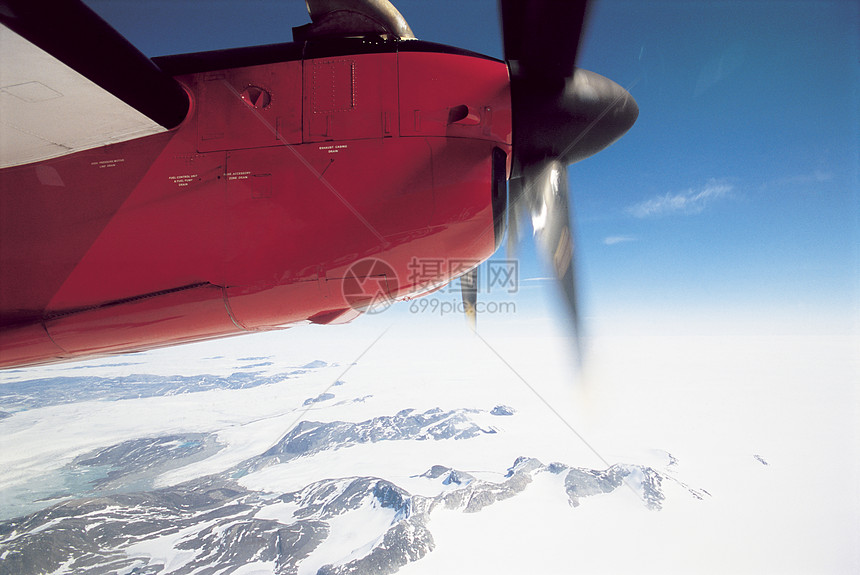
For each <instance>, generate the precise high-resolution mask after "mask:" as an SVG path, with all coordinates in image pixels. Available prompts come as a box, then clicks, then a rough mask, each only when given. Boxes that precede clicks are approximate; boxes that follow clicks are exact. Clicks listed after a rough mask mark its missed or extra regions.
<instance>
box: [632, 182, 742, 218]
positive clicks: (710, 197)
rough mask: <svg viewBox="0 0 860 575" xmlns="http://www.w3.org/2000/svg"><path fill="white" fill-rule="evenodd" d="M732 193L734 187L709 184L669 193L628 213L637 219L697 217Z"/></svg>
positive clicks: (640, 203)
mask: <svg viewBox="0 0 860 575" xmlns="http://www.w3.org/2000/svg"><path fill="white" fill-rule="evenodd" d="M731 191H732V186H730V185H728V184H720V183H717V182H713V181H712V182H708V183H707V184H706V185H705V186H704V187H703V188H701V189H698V190H695V189H689V190H687V191H686V192H680V193H677V194H671V193H667V194H665V195H662V196H657V197H654V198H651V199H650V200H645V201H643V202H639V203H638V204H634V205H632V206H630V207H628V208H627V212H628V213H629V214H631V215H632V216H634V217H637V218H650V217H655V216H667V215H675V214H678V215H685V216H689V215H695V214H700V213H702V212H703V211H704V210H705V208H706V207H708V206H709V205H710V204H711V203H713V202H714V201H716V200H719V199H721V198H725V197H726V196H728V195H729V194H730V193H731Z"/></svg>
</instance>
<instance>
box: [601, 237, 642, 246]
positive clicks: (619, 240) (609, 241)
mask: <svg viewBox="0 0 860 575" xmlns="http://www.w3.org/2000/svg"><path fill="white" fill-rule="evenodd" d="M638 240H639V238H634V237H633V236H608V237H606V238H603V244H604V245H607V246H614V245H615V244H624V243H627V242H635V241H638Z"/></svg>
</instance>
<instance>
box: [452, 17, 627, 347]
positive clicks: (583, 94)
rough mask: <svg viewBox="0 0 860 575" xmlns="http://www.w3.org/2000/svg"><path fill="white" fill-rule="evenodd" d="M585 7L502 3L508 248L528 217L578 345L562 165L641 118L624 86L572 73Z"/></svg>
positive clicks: (610, 139) (604, 143)
mask: <svg viewBox="0 0 860 575" xmlns="http://www.w3.org/2000/svg"><path fill="white" fill-rule="evenodd" d="M587 4H588V3H587V2H583V1H573V0H571V1H565V2H561V1H558V0H500V16H501V24H502V33H503V35H504V51H505V60H506V61H507V63H508V69H509V71H510V79H511V114H512V121H513V158H512V162H511V177H510V181H509V188H508V249H509V253H512V252H513V249H514V247H515V244H516V242H517V241H518V234H519V226H520V225H522V222H523V220H524V219H526V218H527V217H528V218H530V219H531V222H532V227H533V230H534V237H535V240H536V242H537V244H538V247H539V251H540V252H541V253H542V254H543V258H544V260H546V262H547V263H548V264H549V265H550V266H551V267H552V269H553V272H554V274H555V277H556V280H557V283H558V285H559V287H560V289H561V293H562V295H563V299H564V300H565V302H566V304H567V310H568V315H569V317H570V319H571V323H572V326H573V329H574V335H575V336H576V337H577V342H578V337H579V333H580V329H579V325H580V318H579V306H578V301H577V290H576V258H575V253H574V233H573V230H572V227H571V223H570V222H571V220H570V200H569V193H568V177H567V166H568V165H569V164H572V163H574V162H578V161H580V160H582V159H584V158H587V157H589V156H591V155H593V154H595V153H597V152H599V151H600V150H603V149H604V148H606V147H607V146H609V145H610V144H612V143H613V142H615V141H616V140H618V139H619V138H620V137H621V136H623V135H624V134H625V133H626V132H627V130H629V129H630V128H631V127H632V126H633V123H634V122H635V121H636V118H637V117H638V115H639V108H638V106H637V105H636V102H635V101H634V99H633V97H632V96H631V95H630V94H629V93H628V92H627V91H626V90H625V89H624V88H622V87H621V86H619V85H618V84H616V83H615V82H613V81H612V80H609V79H608V78H604V77H603V76H601V75H599V74H595V73H594V72H589V71H587V70H582V69H579V68H576V54H577V51H578V48H579V43H580V38H581V35H582V30H583V27H584V23H585V20H586V16H587V8H588V6H587ZM464 294H465V292H464Z"/></svg>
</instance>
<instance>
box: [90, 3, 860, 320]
mask: <svg viewBox="0 0 860 575" xmlns="http://www.w3.org/2000/svg"><path fill="white" fill-rule="evenodd" d="M89 4H90V5H92V6H93V7H95V8H96V10H97V11H98V12H100V13H101V14H102V15H103V16H104V17H105V18H106V19H107V20H108V21H110V22H111V23H112V24H113V25H114V26H115V27H116V28H117V29H118V30H119V31H120V32H121V33H123V34H124V35H126V37H128V38H129V39H130V40H131V41H132V43H134V44H135V45H136V46H138V47H139V48H140V49H141V50H142V51H144V52H145V53H146V54H148V55H150V56H155V55H162V54H170V53H178V52H187V51H197V50H208V49H218V48H226V47H234V46H242V45H251V44H265V43H273V42H282V41H289V40H290V39H291V30H290V29H291V27H292V26H295V25H300V24H303V23H305V22H307V16H306V12H305V9H304V2H301V1H297V0H273V1H261V0H247V1H242V2H238V1H214V2H196V1H191V0H181V1H173V2H168V1H148V2H145V3H136V2H130V1H117V0H112V1H110V2H89ZM396 5H397V6H398V8H399V9H400V10H401V12H402V13H403V14H404V16H405V17H406V18H407V20H408V21H409V23H410V25H411V26H412V28H413V30H414V31H415V33H416V35H417V36H418V37H419V38H422V39H425V40H431V41H436V42H441V43H447V44H453V45H457V46H461V47H464V48H468V49H472V50H476V51H479V52H483V53H487V54H490V55H493V56H501V40H500V36H499V26H498V19H497V12H496V2H495V0H459V1H434V2H427V1H426V0H399V1H397V2H396ZM858 29H860V9H858V6H857V4H856V3H855V2H850V1H840V2H824V1H815V2H776V1H772V2H762V1H760V2H648V3H644V2H616V1H604V2H598V3H596V4H595V5H594V7H593V10H592V14H591V19H590V21H589V26H588V29H587V32H586V36H585V38H584V41H583V44H582V47H581V52H580V58H579V64H580V66H581V67H583V68H587V69H590V70H593V71H595V72H598V73H600V74H603V75H605V76H607V77H609V78H612V79H613V80H615V81H616V82H618V83H619V84H621V85H622V86H625V87H627V88H628V89H629V91H630V92H631V93H632V94H633V95H634V97H635V98H636V100H637V102H638V104H639V107H640V116H639V120H638V122H637V124H636V125H635V126H634V127H633V129H632V130H631V131H630V132H629V133H628V134H627V135H626V136H625V137H624V138H623V139H622V140H620V141H619V142H618V143H616V144H615V145H614V146H612V147H610V148H609V149H607V150H605V151H604V152H602V153H600V154H598V155H597V156H594V157H592V158H589V159H588V160H586V161H584V162H581V163H579V164H577V165H575V166H573V167H572V168H571V170H570V178H571V189H572V190H573V192H574V199H573V201H574V206H575V209H576V224H577V238H578V250H579V255H580V271H581V276H582V282H581V284H582V292H583V299H584V304H585V310H586V311H585V315H586V319H587V320H588V321H589V322H590V323H591V325H592V328H593V329H596V330H599V329H601V327H602V326H604V325H606V326H611V328H612V329H627V328H630V329H631V330H632V329H633V327H632V326H633V325H634V324H636V323H637V322H638V324H639V327H642V326H645V327H648V326H653V325H654V324H655V323H662V322H664V321H666V322H670V323H671V322H675V323H676V324H679V323H684V322H694V323H696V322H697V325H698V326H699V327H698V328H697V329H704V330H707V329H710V327H709V326H711V325H712V324H713V323H714V322H723V323H733V322H740V324H742V325H744V326H748V325H749V324H756V325H761V324H773V325H776V326H778V327H777V328H776V331H779V330H789V331H792V330H793V331H800V332H803V331H811V332H813V333H818V332H821V333H847V332H853V333H856V332H857V330H858V324H860V320H858V317H860V307H858V305H860V304H858V301H860V295H858V294H860V271H858V270H860V248H858V245H860V232H858V229H860V219H858V218H860V216H858V214H860V197H859V196H858V194H860V192H858V189H860V181H858V154H860V149H858V146H860V144H859V143H860V115H859V114H860V112H858V110H860V97H858V94H859V93H860V91H858V86H860V63H858V62H860V60H858V58H860V40H858V34H857V30H858ZM520 256H521V258H522V263H521V267H520V271H521V278H522V279H525V278H535V277H542V276H545V275H546V273H545V272H544V271H543V269H542V268H541V267H540V265H539V263H538V262H537V260H536V258H535V255H534V252H533V250H532V249H531V248H530V247H529V246H528V245H526V246H524V247H523V249H522V251H521V253H520ZM497 257H504V254H503V253H500V254H497ZM532 283H533V284H540V283H541V282H532ZM532 283H530V284H528V285H530V286H531V285H532ZM523 285H526V282H524V283H523ZM553 294H554V292H553V291H552V286H549V285H546V286H543V287H541V288H540V289H523V290H521V291H520V294H519V295H518V297H519V298H520V305H519V306H518V309H519V310H537V311H535V313H547V312H548V313H556V312H557V309H556V308H554V307H553V306H552V305H550V306H549V307H548V308H546V307H542V305H543V304H541V305H537V306H534V305H530V304H532V303H535V302H532V301H531V300H530V298H537V299H540V301H541V302H543V301H544V300H546V299H547V298H551V297H552V296H553ZM625 326H626V327H625ZM744 329H746V327H744Z"/></svg>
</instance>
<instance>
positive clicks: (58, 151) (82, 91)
mask: <svg viewBox="0 0 860 575" xmlns="http://www.w3.org/2000/svg"><path fill="white" fill-rule="evenodd" d="M123 72H124V71H123V70H117V71H116V73H117V74H122V73H123ZM164 131H165V129H164V128H163V127H161V126H160V125H158V124H157V123H155V122H154V121H152V120H150V119H149V118H148V117H146V116H145V115H143V114H141V113H140V112H138V111H137V110H135V109H134V108H132V107H131V106H129V105H128V104H126V103H125V102H123V101H122V100H120V99H119V98H117V97H116V96H114V95H113V94H111V93H110V92H107V91H105V90H104V89H102V88H101V87H99V86H98V85H97V84H95V83H93V82H92V81H90V80H88V79H87V78H85V77H84V76H82V75H81V74H79V73H77V72H76V71H75V70H73V69H72V68H70V67H68V66H66V65H65V64H63V63H62V62H60V61H59V60H57V59H56V58H54V57H53V56H51V55H50V54H48V53H47V52H45V51H44V50H42V49H41V48H39V47H37V46H35V45H34V44H32V43H30V42H29V41H27V40H25V39H24V38H22V37H21V36H19V35H18V34H16V33H15V32H13V31H11V30H9V29H8V28H6V27H5V26H0V168H6V167H10V166H17V165H21V164H29V163H31V162H38V161H41V160H47V159H50V158H56V157H58V156H64V155H66V154H72V153H74V152H79V151H81V150H88V149H91V148H97V147H99V146H104V145H107V144H114V143H117V142H124V141H126V140H132V139H134V138H140V137H142V136H148V135H151V134H156V133H159V132H164Z"/></svg>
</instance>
